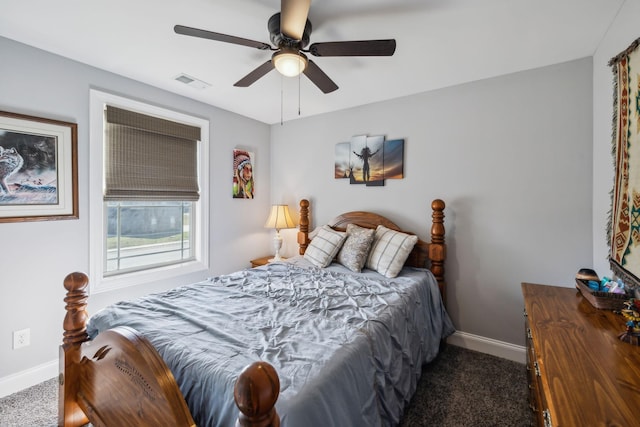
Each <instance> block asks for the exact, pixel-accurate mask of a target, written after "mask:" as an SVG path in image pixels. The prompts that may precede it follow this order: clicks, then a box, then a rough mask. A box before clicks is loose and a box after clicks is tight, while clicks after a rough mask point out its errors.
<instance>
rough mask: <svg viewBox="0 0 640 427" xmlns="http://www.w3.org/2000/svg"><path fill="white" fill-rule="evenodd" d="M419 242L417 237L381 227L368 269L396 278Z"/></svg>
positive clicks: (377, 229) (379, 227) (376, 236)
mask: <svg viewBox="0 0 640 427" xmlns="http://www.w3.org/2000/svg"><path fill="white" fill-rule="evenodd" d="M417 241H418V237H417V236H413V235H411V234H406V233H401V232H399V231H394V230H391V229H389V228H387V227H385V226H383V225H379V226H378V228H376V234H375V237H374V239H373V245H372V247H371V252H369V258H367V268H370V269H372V270H375V271H377V272H378V273H380V274H382V275H383V276H385V277H388V278H390V279H392V278H394V277H396V276H397V275H398V273H400V270H402V266H403V265H404V262H405V261H406V260H407V258H408V257H409V254H410V253H411V251H412V250H413V247H414V246H415V245H416V242H417Z"/></svg>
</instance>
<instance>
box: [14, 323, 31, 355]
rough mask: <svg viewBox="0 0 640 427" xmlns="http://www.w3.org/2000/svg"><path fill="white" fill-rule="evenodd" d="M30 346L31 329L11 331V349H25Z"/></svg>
mask: <svg viewBox="0 0 640 427" xmlns="http://www.w3.org/2000/svg"><path fill="white" fill-rule="evenodd" d="M29 344H31V329H29V328H27V329H21V330H19V331H13V349H14V350H15V349H18V348H21V347H26V346H28V345H29Z"/></svg>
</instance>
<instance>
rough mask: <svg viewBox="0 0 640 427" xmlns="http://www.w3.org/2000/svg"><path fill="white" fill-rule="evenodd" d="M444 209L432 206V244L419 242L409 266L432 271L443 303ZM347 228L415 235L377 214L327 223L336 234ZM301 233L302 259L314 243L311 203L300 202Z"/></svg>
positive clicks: (437, 203)
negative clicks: (377, 229)
mask: <svg viewBox="0 0 640 427" xmlns="http://www.w3.org/2000/svg"><path fill="white" fill-rule="evenodd" d="M444 208H445V203H444V201H442V200H440V199H436V200H434V201H433V202H431V209H432V214H431V218H432V220H431V242H425V241H423V240H420V239H418V243H416V245H415V246H414V248H413V251H411V254H409V257H408V258H407V261H406V262H405V265H408V266H411V267H421V268H428V269H430V270H431V272H432V273H433V275H434V276H435V278H436V280H437V281H438V287H439V288H440V293H441V295H442V299H443V300H445V295H446V292H445V288H446V286H445V280H444V260H445V257H446V246H445V243H444V232H445V231H444ZM347 224H355V225H359V226H360V227H365V228H376V227H377V226H378V225H383V226H385V227H387V228H390V229H392V230H396V231H402V232H403V233H408V234H415V233H413V232H411V231H405V230H402V229H401V228H400V227H398V225H396V224H395V223H394V222H393V221H391V220H390V219H388V218H386V217H384V216H382V215H378V214H376V213H373V212H364V211H353V212H347V213H343V214H341V215H338V216H337V217H335V218H333V219H332V220H331V221H329V222H328V223H327V225H329V226H330V227H332V228H334V229H336V230H342V231H344V230H345V229H346V227H347ZM299 228H300V231H299V232H298V245H299V247H300V250H299V253H300V255H304V253H305V251H306V250H307V246H309V242H310V241H311V239H310V238H309V201H308V200H306V199H302V200H301V201H300V223H299Z"/></svg>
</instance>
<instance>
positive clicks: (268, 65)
mask: <svg viewBox="0 0 640 427" xmlns="http://www.w3.org/2000/svg"><path fill="white" fill-rule="evenodd" d="M271 70H273V62H272V61H271V60H268V61H267V62H265V63H264V64H262V65H260V66H259V67H258V68H256V69H255V70H253V71H252V72H250V73H249V74H247V75H246V76H244V77H243V78H241V79H240V80H238V81H237V82H236V83H235V84H234V86H237V87H248V86H251V85H252V84H253V83H255V82H256V80H258V79H259V78H260V77H262V76H264V75H265V74H267V73H268V72H269V71H271Z"/></svg>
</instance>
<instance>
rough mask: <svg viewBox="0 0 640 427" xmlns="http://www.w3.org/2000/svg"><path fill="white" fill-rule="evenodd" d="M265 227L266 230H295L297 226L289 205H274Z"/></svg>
mask: <svg viewBox="0 0 640 427" xmlns="http://www.w3.org/2000/svg"><path fill="white" fill-rule="evenodd" d="M264 226H265V228H275V229H276V230H281V229H283V228H294V227H295V226H296V224H295V223H294V222H293V219H292V218H291V214H290V213H289V206H288V205H273V206H271V212H270V213H269V218H267V222H265V224H264Z"/></svg>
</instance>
